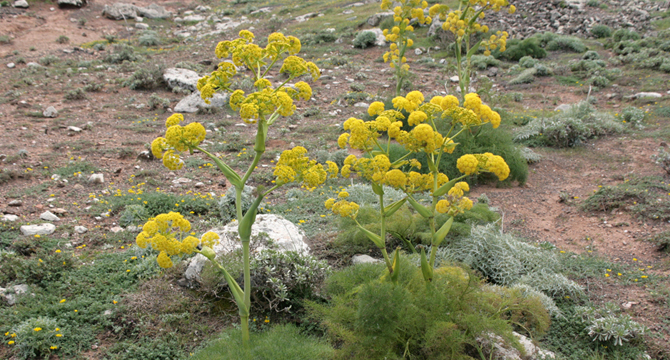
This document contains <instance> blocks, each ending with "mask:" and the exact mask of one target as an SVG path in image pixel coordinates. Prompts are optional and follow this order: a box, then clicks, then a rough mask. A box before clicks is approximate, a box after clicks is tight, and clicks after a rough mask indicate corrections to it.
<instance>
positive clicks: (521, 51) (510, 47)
mask: <svg viewBox="0 0 670 360" xmlns="http://www.w3.org/2000/svg"><path fill="white" fill-rule="evenodd" d="M493 56H494V57H495V58H496V59H505V60H507V61H519V60H520V59H521V58H522V57H524V56H532V57H534V58H535V59H543V58H545V57H547V51H546V50H544V49H543V48H542V47H541V46H540V40H539V39H538V38H536V37H529V38H526V39H524V40H518V39H510V40H508V41H507V49H506V50H505V51H504V52H501V51H500V50H498V49H496V50H494V51H493Z"/></svg>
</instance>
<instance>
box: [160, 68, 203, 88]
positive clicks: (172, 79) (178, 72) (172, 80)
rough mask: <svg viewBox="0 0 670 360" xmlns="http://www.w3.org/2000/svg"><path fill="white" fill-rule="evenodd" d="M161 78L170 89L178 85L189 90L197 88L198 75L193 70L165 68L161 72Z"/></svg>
mask: <svg viewBox="0 0 670 360" xmlns="http://www.w3.org/2000/svg"><path fill="white" fill-rule="evenodd" d="M163 79H164V80H165V82H166V83H167V84H168V87H169V88H170V89H173V88H175V87H180V88H182V89H189V90H191V91H196V90H197V87H196V86H197V84H198V79H200V75H198V73H197V72H195V71H193V70H188V69H180V68H167V69H165V72H164V73H163Z"/></svg>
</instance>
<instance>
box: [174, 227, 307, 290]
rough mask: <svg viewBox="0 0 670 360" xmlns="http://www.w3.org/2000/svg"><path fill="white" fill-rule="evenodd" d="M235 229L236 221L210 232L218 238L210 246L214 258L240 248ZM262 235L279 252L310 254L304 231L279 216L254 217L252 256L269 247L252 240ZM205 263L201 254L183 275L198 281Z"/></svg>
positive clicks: (194, 258) (205, 259)
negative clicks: (216, 242)
mask: <svg viewBox="0 0 670 360" xmlns="http://www.w3.org/2000/svg"><path fill="white" fill-rule="evenodd" d="M237 226H238V224H237V222H236V221H233V222H231V223H229V224H228V225H226V226H225V227H223V228H216V229H212V230H210V231H213V232H215V233H217V234H219V237H220V240H219V244H218V245H215V246H214V247H213V250H214V252H216V254H217V256H220V255H223V254H227V253H230V252H231V251H234V250H236V249H240V248H241V247H242V244H241V243H240V241H239V236H238V233H237ZM261 232H262V233H266V234H267V235H268V236H269V238H270V239H271V240H272V247H273V248H275V249H276V250H278V251H296V252H299V253H301V254H305V255H306V254H309V245H307V243H305V241H304V238H305V235H304V233H303V231H302V230H300V228H298V227H297V226H296V225H295V224H293V223H292V222H290V221H288V220H286V219H284V218H283V217H281V216H277V215H270V214H263V215H258V216H257V217H256V222H255V223H254V225H253V226H252V227H251V248H252V249H253V250H254V253H255V252H258V251H261V250H263V249H267V248H268V244H262V243H256V242H254V238H255V237H256V236H258V234H259V233H261ZM207 261H208V260H207V258H205V257H204V256H202V255H200V254H198V255H196V256H195V257H193V258H192V259H191V262H190V263H189V265H188V268H187V269H186V271H185V272H184V277H186V279H188V280H190V281H193V280H197V279H198V278H199V277H200V272H201V271H202V268H203V267H204V266H205V263H206V262H207Z"/></svg>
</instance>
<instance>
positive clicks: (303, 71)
mask: <svg viewBox="0 0 670 360" xmlns="http://www.w3.org/2000/svg"><path fill="white" fill-rule="evenodd" d="M239 36H240V37H239V38H238V39H235V40H232V41H222V42H220V43H219V44H218V45H217V46H216V50H215V52H216V56H217V57H218V58H220V59H226V58H229V57H230V60H223V61H222V62H221V63H219V65H218V67H217V69H216V70H215V71H213V72H212V73H211V74H210V75H207V76H204V77H202V78H201V79H199V80H198V84H197V87H198V90H199V91H200V95H201V97H202V98H203V100H204V101H205V102H209V99H211V98H212V97H213V96H214V94H215V93H216V92H217V91H226V92H230V93H231V95H230V99H229V102H230V106H231V108H232V109H233V110H235V111H238V112H239V114H240V117H241V118H242V120H244V121H245V122H246V123H248V124H255V125H256V129H257V131H256V141H255V145H254V152H255V154H254V158H253V160H252V162H251V164H250V165H249V167H248V168H247V170H246V171H245V172H244V173H243V174H242V175H240V174H238V173H237V172H236V171H235V170H233V169H232V168H231V167H230V166H228V165H227V164H226V163H224V162H223V161H222V160H221V159H219V158H218V157H217V156H215V155H213V154H211V153H210V152H208V151H207V150H205V149H203V148H202V147H201V146H200V144H201V143H202V141H203V140H204V139H205V136H206V132H205V128H204V127H203V126H202V124H199V123H197V122H194V123H190V124H188V125H186V126H181V125H180V124H181V123H182V122H184V116H183V115H181V114H173V115H172V116H170V117H168V119H167V121H166V122H165V126H166V128H167V129H166V132H165V137H159V138H157V139H155V140H154V141H153V142H152V144H151V151H152V153H153V154H154V156H155V157H156V158H158V159H162V160H163V164H164V165H165V167H167V168H168V169H170V170H179V169H181V168H182V167H183V165H184V161H183V160H182V159H181V158H182V154H183V153H185V152H186V151H188V152H190V153H193V151H194V150H197V151H199V152H201V153H203V154H205V155H206V156H208V157H209V158H210V159H212V161H213V162H214V164H216V166H217V167H218V168H219V170H221V172H222V173H223V174H224V176H225V177H226V178H227V179H228V181H229V182H230V183H231V184H232V185H233V186H235V194H236V198H235V200H236V201H235V208H236V218H237V221H238V233H239V237H240V240H241V242H242V250H243V262H244V265H243V266H244V270H243V271H244V283H243V286H240V285H239V284H238V283H237V281H235V279H234V278H233V277H232V276H231V275H230V274H229V273H228V272H227V271H226V269H225V268H223V267H222V266H221V265H220V264H219V263H218V262H217V261H215V257H216V254H215V252H214V251H213V250H212V247H213V246H214V245H215V244H217V242H218V235H217V234H215V233H213V232H208V233H205V234H204V235H202V237H200V238H197V237H195V236H190V235H188V232H189V231H190V228H191V225H190V223H189V222H188V220H186V219H184V217H183V216H182V215H181V214H179V213H175V212H171V213H168V214H160V215H158V216H156V217H155V218H152V219H149V221H147V223H146V224H144V227H143V229H142V230H143V231H142V232H141V233H140V234H139V235H138V236H137V239H136V242H137V245H138V246H140V247H142V248H145V247H147V246H151V247H152V248H153V249H155V250H157V251H159V255H158V258H157V261H158V264H159V265H160V266H161V267H164V268H168V267H171V266H172V265H173V258H174V257H178V256H181V255H189V254H193V253H200V254H202V255H204V256H205V257H207V258H208V259H209V260H210V261H211V262H212V263H213V264H214V265H215V266H217V267H218V268H219V269H220V270H221V271H222V272H223V274H224V277H225V279H226V281H227V282H228V285H229V287H230V290H231V292H232V294H233V297H234V298H235V302H236V304H237V307H238V309H239V314H240V318H241V328H242V340H243V343H244V344H245V346H246V347H248V344H249V311H250V308H251V281H250V269H249V242H250V238H251V226H252V225H253V223H254V222H255V220H256V214H257V212H258V207H259V205H260V203H261V201H262V200H263V199H264V198H265V196H267V195H268V194H269V193H270V192H272V191H273V190H275V189H277V188H278V187H280V186H282V185H285V184H288V183H291V182H300V183H302V185H303V187H305V188H307V189H310V190H312V189H314V188H316V187H317V186H319V185H321V184H323V183H324V182H325V181H326V179H327V178H328V177H335V176H337V174H338V172H339V169H338V166H337V165H336V164H335V163H333V162H327V163H326V165H325V166H324V165H322V164H319V163H317V162H316V161H315V160H311V159H309V158H308V157H307V155H306V154H307V150H306V149H305V148H303V147H301V146H297V147H294V148H293V149H291V150H286V151H284V152H282V153H281V155H280V158H279V161H278V162H277V163H276V166H275V168H274V176H275V181H274V186H273V187H271V188H270V189H267V190H266V189H263V188H260V187H259V189H258V193H257V197H256V199H255V201H254V202H253V203H252V205H251V206H250V207H249V209H248V210H247V211H246V212H243V210H242V191H243V189H244V186H245V184H246V183H247V181H248V180H249V178H250V176H251V174H252V172H253V171H254V169H255V168H256V166H257V165H258V163H259V161H260V159H261V157H262V155H263V153H264V152H265V143H266V140H267V134H268V128H269V126H270V125H272V124H273V123H274V122H275V121H277V119H279V117H280V116H290V115H292V114H293V112H294V111H295V105H294V101H299V100H309V99H310V98H311V97H312V89H311V87H310V86H309V85H308V84H307V83H306V82H304V81H298V82H296V83H294V84H292V85H289V82H292V81H293V80H295V79H297V78H298V77H301V76H303V75H309V76H311V78H312V79H314V80H316V79H317V78H318V77H319V75H320V70H319V68H318V67H317V66H316V65H315V64H314V63H312V62H307V61H305V60H304V59H302V58H300V57H298V56H296V54H298V53H299V52H300V48H301V45H300V40H299V39H297V38H295V37H293V36H284V35H283V34H281V33H273V34H271V35H269V36H268V43H267V45H266V46H265V47H260V46H258V45H257V44H255V43H254V34H253V33H252V32H250V31H248V30H242V31H240V32H239ZM278 64H281V67H280V69H279V73H282V74H286V75H287V77H286V80H284V81H283V82H282V83H281V84H279V85H277V86H275V85H273V84H272V82H271V81H270V80H269V79H267V76H268V74H269V72H270V70H271V69H272V68H273V67H275V65H278ZM241 68H244V69H247V70H249V71H250V72H251V76H250V77H251V79H252V81H253V84H254V87H255V90H256V91H255V92H252V93H250V94H245V93H244V91H242V90H234V89H232V88H231V86H232V82H231V79H232V78H233V77H234V76H236V75H237V74H238V71H240V69H241Z"/></svg>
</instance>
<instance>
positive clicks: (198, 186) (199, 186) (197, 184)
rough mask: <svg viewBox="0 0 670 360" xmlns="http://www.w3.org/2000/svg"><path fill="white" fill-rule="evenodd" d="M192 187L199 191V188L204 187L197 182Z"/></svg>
mask: <svg viewBox="0 0 670 360" xmlns="http://www.w3.org/2000/svg"><path fill="white" fill-rule="evenodd" d="M193 186H194V187H195V188H196V189H199V188H202V187H205V183H203V182H197V183H195V185H193Z"/></svg>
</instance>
